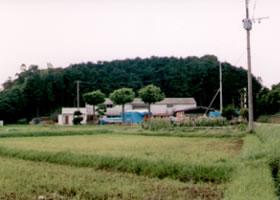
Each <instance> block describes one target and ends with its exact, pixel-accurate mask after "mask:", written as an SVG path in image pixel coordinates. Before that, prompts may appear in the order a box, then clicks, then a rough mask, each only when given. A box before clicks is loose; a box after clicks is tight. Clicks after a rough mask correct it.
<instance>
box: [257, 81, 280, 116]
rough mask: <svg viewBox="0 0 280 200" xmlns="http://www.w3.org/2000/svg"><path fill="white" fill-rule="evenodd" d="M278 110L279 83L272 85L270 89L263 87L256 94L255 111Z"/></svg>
mask: <svg viewBox="0 0 280 200" xmlns="http://www.w3.org/2000/svg"><path fill="white" fill-rule="evenodd" d="M277 112H280V83H279V84H277V85H273V86H272V89H271V90H269V89H268V88H263V89H262V90H261V91H260V92H259V94H258V96H257V113H258V114H259V115H260V114H268V115H271V114H275V113H277Z"/></svg>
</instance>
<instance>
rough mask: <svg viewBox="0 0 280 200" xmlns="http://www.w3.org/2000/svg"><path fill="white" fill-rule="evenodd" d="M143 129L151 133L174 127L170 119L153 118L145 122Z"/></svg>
mask: <svg viewBox="0 0 280 200" xmlns="http://www.w3.org/2000/svg"><path fill="white" fill-rule="evenodd" d="M142 127H143V128H144V129H148V130H151V131H157V130H161V129H170V128H172V127H173V125H172V123H171V121H170V120H169V119H168V118H151V119H149V120H147V121H145V122H143V123H142Z"/></svg>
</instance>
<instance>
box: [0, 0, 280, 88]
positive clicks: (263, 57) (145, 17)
mask: <svg viewBox="0 0 280 200" xmlns="http://www.w3.org/2000/svg"><path fill="white" fill-rule="evenodd" d="M250 8H251V15H252V16H253V15H254V16H255V17H266V16H269V19H267V20H263V21H262V23H260V24H259V23H256V24H254V28H253V31H252V72H253V74H254V75H255V76H257V77H261V78H262V81H263V84H264V85H265V86H267V87H270V86H271V85H272V84H277V83H279V82H280V75H279V74H280V67H279V63H280V55H279V54H280V38H279V36H280V26H279V23H280V21H279V20H280V12H279V9H280V1H279V0H250ZM244 17H245V0H0V30H1V31H0V70H1V73H0V82H1V83H3V82H4V81H6V80H7V79H8V77H9V76H10V77H12V78H15V74H16V73H18V72H19V71H20V65H21V64H23V63H24V64H26V65H27V66H29V65H31V64H36V65H39V67H40V68H46V66H47V63H52V65H53V66H55V67H67V66H68V65H69V64H74V63H80V62H88V61H91V62H96V61H99V60H102V61H104V60H107V61H110V60H114V59H125V58H135V57H142V58H146V57H151V56H176V57H187V56H203V55H205V54H213V55H216V56H217V57H218V58H219V60H221V61H223V62H224V61H227V62H230V63H231V64H233V65H236V66H242V67H244V68H247V65H246V63H247V61H246V33H245V30H244V29H243V27H242V19H243V18H244Z"/></svg>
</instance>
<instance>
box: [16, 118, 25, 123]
mask: <svg viewBox="0 0 280 200" xmlns="http://www.w3.org/2000/svg"><path fill="white" fill-rule="evenodd" d="M17 124H28V120H27V119H26V118H23V119H19V120H18V121H17Z"/></svg>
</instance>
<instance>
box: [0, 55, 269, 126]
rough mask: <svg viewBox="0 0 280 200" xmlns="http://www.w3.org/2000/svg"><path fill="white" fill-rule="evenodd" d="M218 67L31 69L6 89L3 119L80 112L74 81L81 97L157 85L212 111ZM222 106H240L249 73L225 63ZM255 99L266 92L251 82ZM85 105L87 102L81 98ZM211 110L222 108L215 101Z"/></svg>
mask: <svg viewBox="0 0 280 200" xmlns="http://www.w3.org/2000/svg"><path fill="white" fill-rule="evenodd" d="M218 66H219V64H218V60H217V58H216V57H215V56H212V55H207V56H203V57H200V58H199V57H187V58H175V57H151V58H146V59H141V58H135V59H126V60H115V61H111V62H97V63H91V62H88V63H81V64H74V65H70V66H69V67H67V68H64V69H62V68H48V69H43V70H40V69H39V68H38V66H34V65H32V66H29V67H28V68H26V69H22V71H21V72H20V73H19V74H17V78H16V79H15V80H8V81H7V82H5V83H4V84H3V86H4V90H3V91H2V92H1V93H0V119H1V120H5V121H6V122H16V121H17V120H19V119H22V118H26V119H28V120H29V119H31V118H33V117H36V116H47V115H50V114H52V113H54V112H56V111H59V109H60V108H61V107H73V106H76V104H77V102H76V81H77V80H79V81H81V82H80V93H81V94H84V93H86V92H91V91H93V90H101V91H102V92H103V93H105V94H106V95H108V94H110V93H111V92H112V91H114V90H115V89H119V88H122V87H127V88H132V89H133V90H134V91H135V92H136V91H138V90H139V89H140V88H142V87H144V86H146V85H149V84H154V85H156V86H158V87H160V88H161V90H162V92H163V93H164V94H165V96H166V97H194V98H195V99H196V101H197V104H198V105H203V106H208V105H209V103H210V101H211V100H212V98H213V96H214V95H215V93H216V92H217V90H218V89H219V67H218ZM222 66H223V86H224V92H223V94H224V104H225V105H229V104H231V105H235V106H237V107H239V106H240V104H241V102H240V101H241V90H242V89H243V88H245V87H246V86H247V72H246V70H244V69H242V68H237V67H235V66H232V65H231V64H230V63H226V62H225V63H222ZM253 86H254V97H255V99H256V97H257V95H258V94H259V92H260V91H261V92H263V91H264V89H262V85H261V84H260V83H259V82H258V81H257V80H256V78H254V79H253ZM81 101H82V102H81V104H82V105H83V103H84V102H83V100H82V98H81ZM213 107H216V108H218V107H219V100H218V99H217V100H216V101H215V103H214V105H213Z"/></svg>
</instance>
